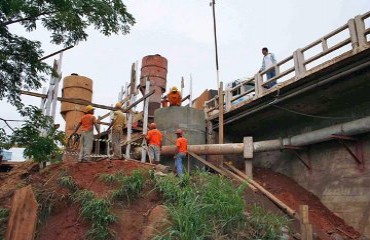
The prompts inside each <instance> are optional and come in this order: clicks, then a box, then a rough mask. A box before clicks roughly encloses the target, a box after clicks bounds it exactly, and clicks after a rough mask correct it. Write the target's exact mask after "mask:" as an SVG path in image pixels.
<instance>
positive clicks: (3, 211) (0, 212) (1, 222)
mask: <svg viewBox="0 0 370 240" xmlns="http://www.w3.org/2000/svg"><path fill="white" fill-rule="evenodd" d="M8 218H9V209H7V208H1V207H0V239H5V234H6V227H7V223H8Z"/></svg>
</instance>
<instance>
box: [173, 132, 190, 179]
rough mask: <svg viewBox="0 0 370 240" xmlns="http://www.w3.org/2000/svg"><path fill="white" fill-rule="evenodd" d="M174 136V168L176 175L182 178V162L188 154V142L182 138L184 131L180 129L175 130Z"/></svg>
mask: <svg viewBox="0 0 370 240" xmlns="http://www.w3.org/2000/svg"><path fill="white" fill-rule="evenodd" d="M176 136H177V140H176V155H175V156H174V159H175V166H176V172H177V175H178V176H180V177H182V176H183V175H184V167H183V165H182V160H183V159H185V157H186V154H187V152H188V140H187V139H186V138H184V131H183V130H181V129H177V130H176Z"/></svg>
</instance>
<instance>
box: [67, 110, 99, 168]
mask: <svg viewBox="0 0 370 240" xmlns="http://www.w3.org/2000/svg"><path fill="white" fill-rule="evenodd" d="M94 110H95V108H94V107H93V106H91V105H88V106H86V109H85V115H83V116H82V117H81V120H80V122H79V123H78V125H77V127H76V129H75V131H74V132H73V134H75V133H76V132H77V131H78V129H79V128H80V127H81V138H80V154H79V156H78V160H79V161H80V162H88V161H90V154H91V151H92V148H93V142H94V129H93V128H94V127H93V126H95V128H96V131H98V134H99V135H100V131H99V128H98V125H97V119H96V117H95V116H94ZM73 134H72V135H73Z"/></svg>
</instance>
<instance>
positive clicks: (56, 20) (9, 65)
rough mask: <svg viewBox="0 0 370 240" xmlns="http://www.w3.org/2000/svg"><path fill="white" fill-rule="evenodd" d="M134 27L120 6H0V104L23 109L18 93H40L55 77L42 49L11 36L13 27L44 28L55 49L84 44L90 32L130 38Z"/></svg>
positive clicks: (91, 2)
mask: <svg viewBox="0 0 370 240" xmlns="http://www.w3.org/2000/svg"><path fill="white" fill-rule="evenodd" d="M134 23H135V19H134V18H133V16H132V15H131V14H130V13H128V12H127V9H126V6H125V5H124V4H123V3H122V0H32V1H27V0H6V1H0V49H1V51H0V100H3V99H4V98H7V100H8V102H10V103H11V104H13V105H15V106H16V107H17V108H18V109H21V108H22V106H23V105H22V102H21V99H20V90H21V89H22V88H26V89H30V90H31V89H38V88H39V87H40V86H41V84H42V82H43V81H45V74H50V73H51V67H50V66H48V65H47V64H46V63H44V62H42V61H40V60H39V59H41V58H42V55H43V53H44V52H43V50H42V49H41V43H40V42H39V41H32V40H29V39H27V38H25V37H22V36H18V35H16V34H14V33H12V32H11V28H10V26H12V25H14V24H20V25H21V26H23V27H24V28H25V29H26V30H27V31H30V32H31V31H34V30H36V28H37V27H40V25H41V26H42V27H44V28H45V29H47V30H48V31H49V32H50V38H51V42H52V43H54V44H57V45H64V47H68V46H74V45H77V44H78V43H79V42H80V41H84V40H86V39H87V37H88V34H87V33H86V30H87V28H88V27H89V26H93V27H94V28H95V29H97V30H99V31H100V32H101V33H102V34H104V35H106V36H109V35H111V34H120V33H121V34H127V33H129V31H130V27H131V26H132V25H133V24H134Z"/></svg>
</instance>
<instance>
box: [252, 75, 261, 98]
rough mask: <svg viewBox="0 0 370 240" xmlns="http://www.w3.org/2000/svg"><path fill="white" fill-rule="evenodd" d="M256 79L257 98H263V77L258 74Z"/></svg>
mask: <svg viewBox="0 0 370 240" xmlns="http://www.w3.org/2000/svg"><path fill="white" fill-rule="evenodd" d="M254 79H255V87H254V89H255V91H256V96H257V97H260V96H262V94H263V87H262V84H263V79H262V75H261V74H259V73H257V74H256V75H255V76H254Z"/></svg>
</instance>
